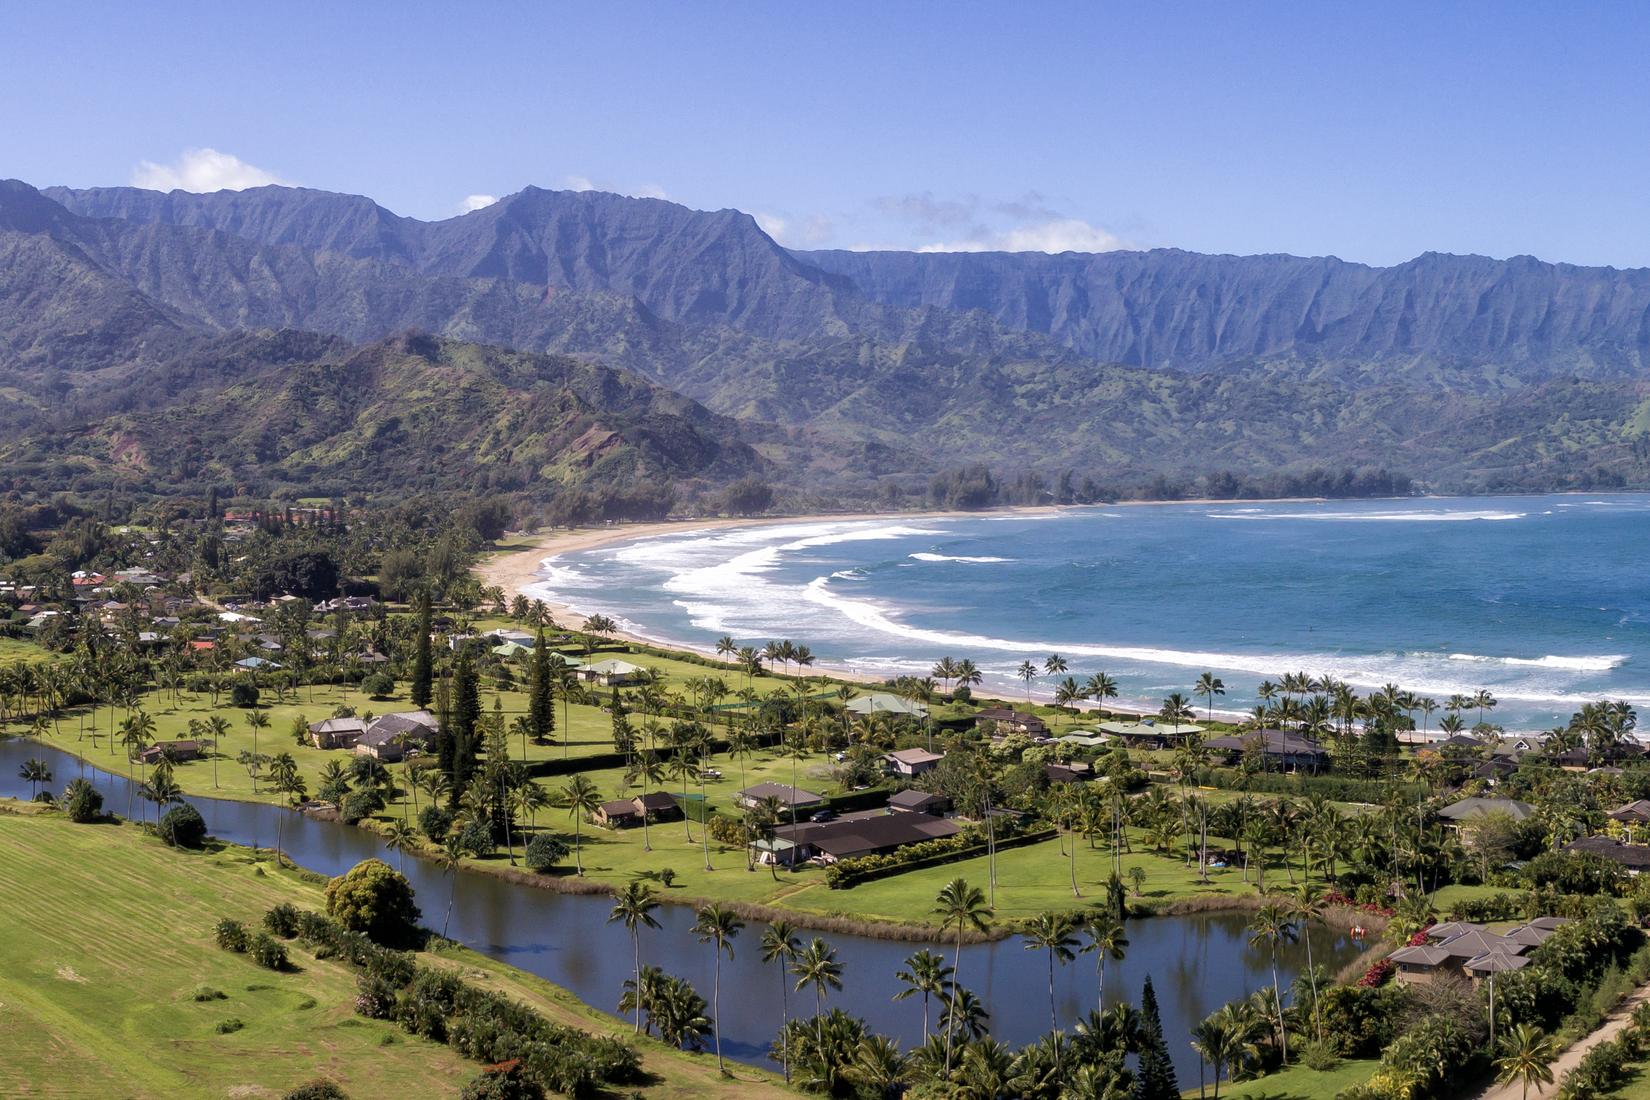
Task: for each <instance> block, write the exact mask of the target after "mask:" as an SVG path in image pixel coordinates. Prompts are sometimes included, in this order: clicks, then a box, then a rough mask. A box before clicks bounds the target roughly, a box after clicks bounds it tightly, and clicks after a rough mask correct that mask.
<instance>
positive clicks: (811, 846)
mask: <svg viewBox="0 0 1650 1100" xmlns="http://www.w3.org/2000/svg"><path fill="white" fill-rule="evenodd" d="M961 831H962V827H961V826H960V825H958V824H957V823H956V822H955V821H948V820H946V819H945V818H940V817H932V816H930V815H928V814H914V813H897V814H872V815H868V816H861V817H845V818H842V819H841V820H838V821H829V822H812V821H804V822H799V823H798V824H796V825H781V826H780V827H779V828H777V829H775V830H774V842H773V843H772V844H758V845H757V851H758V858H759V859H761V860H762V861H763V862H765V863H773V862H776V861H777V862H779V863H785V864H794V863H797V862H801V861H803V860H809V859H814V860H818V861H819V862H820V863H835V862H836V861H837V860H840V859H854V858H857V857H859V856H869V855H881V854H884V853H887V852H892V851H894V850H895V849H896V848H903V847H904V846H906V845H907V844H918V843H921V842H922V841H924V840H936V839H939V838H941V837H948V836H956V835H957V834H958V833H959V832H961Z"/></svg>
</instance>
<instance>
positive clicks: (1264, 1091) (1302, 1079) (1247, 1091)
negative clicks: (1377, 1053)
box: [1180, 1059, 1380, 1100]
mask: <svg viewBox="0 0 1650 1100" xmlns="http://www.w3.org/2000/svg"><path fill="white" fill-rule="evenodd" d="M1379 1065H1380V1063H1379V1062H1378V1061H1375V1060H1373V1059H1368V1060H1353V1061H1343V1062H1341V1063H1340V1064H1339V1065H1337V1066H1336V1067H1335V1068H1334V1069H1330V1070H1315V1069H1308V1068H1307V1067H1305V1066H1302V1065H1294V1066H1290V1067H1289V1068H1288V1069H1286V1070H1283V1071H1282V1072H1281V1073H1274V1074H1271V1075H1270V1076H1267V1077H1257V1078H1256V1079H1254V1080H1253V1081H1239V1082H1237V1083H1236V1084H1233V1083H1231V1082H1226V1083H1223V1084H1222V1085H1221V1086H1220V1095H1221V1096H1222V1097H1228V1096H1229V1097H1231V1098H1232V1100H1262V1098H1263V1097H1264V1098H1265V1100H1334V1098H1335V1097H1336V1096H1337V1095H1338V1094H1339V1093H1340V1092H1341V1091H1342V1090H1343V1089H1348V1088H1351V1087H1352V1086H1353V1085H1361V1084H1363V1083H1364V1082H1365V1081H1367V1080H1369V1078H1370V1076H1371V1075H1373V1074H1374V1072H1375V1070H1376V1068H1377V1067H1378V1066H1379ZM1180 1084H1181V1086H1182V1091H1181V1095H1182V1096H1183V1097H1188V1098H1189V1097H1194V1096H1197V1095H1198V1090H1197V1082H1196V1081H1193V1082H1191V1085H1192V1087H1191V1088H1185V1085H1186V1084H1187V1082H1185V1081H1182V1082H1180ZM1213 1095H1214V1090H1213V1088H1212V1087H1210V1088H1209V1089H1208V1090H1207V1091H1205V1092H1204V1093H1203V1096H1205V1097H1211V1098H1212V1097H1213Z"/></svg>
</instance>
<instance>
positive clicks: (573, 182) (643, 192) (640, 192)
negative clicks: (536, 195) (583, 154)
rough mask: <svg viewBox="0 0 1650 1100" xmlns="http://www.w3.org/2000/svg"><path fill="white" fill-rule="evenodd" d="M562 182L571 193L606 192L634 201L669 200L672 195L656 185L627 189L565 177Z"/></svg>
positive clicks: (607, 182)
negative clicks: (628, 197)
mask: <svg viewBox="0 0 1650 1100" xmlns="http://www.w3.org/2000/svg"><path fill="white" fill-rule="evenodd" d="M562 182H563V183H565V184H566V185H567V189H568V190H569V191H606V192H608V193H610V194H614V195H629V196H630V197H631V198H633V199H668V198H670V195H669V194H668V193H667V192H666V191H665V189H664V188H663V187H660V186H659V185H658V184H656V183H644V184H642V185H641V186H640V187H625V186H623V185H621V184H617V183H613V182H611V181H609V180H598V179H591V178H590V177H589V176H564V177H562Z"/></svg>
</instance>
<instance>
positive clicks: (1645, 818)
mask: <svg viewBox="0 0 1650 1100" xmlns="http://www.w3.org/2000/svg"><path fill="white" fill-rule="evenodd" d="M1607 816H1608V817H1609V818H1610V820H1612V821H1620V822H1622V823H1624V824H1627V825H1647V824H1650V799H1643V798H1639V799H1635V800H1633V801H1632V802H1629V803H1627V804H1626V805H1625V806H1617V807H1616V808H1615V809H1613V810H1611V811H1610V813H1609V814H1608V815H1607Z"/></svg>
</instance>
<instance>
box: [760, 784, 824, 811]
mask: <svg viewBox="0 0 1650 1100" xmlns="http://www.w3.org/2000/svg"><path fill="white" fill-rule="evenodd" d="M739 797H740V798H743V799H746V800H747V801H750V802H761V801H762V800H763V799H765V798H777V799H779V801H781V802H783V803H784V804H785V805H787V806H792V805H795V806H811V805H813V804H814V803H816V802H824V801H825V796H824V795H822V794H815V793H814V792H812V791H805V790H803V789H802V788H801V787H785V786H781V785H780V784H778V783H758V784H757V785H756V786H754V787H746V788H745V789H744V790H742V791H740V792H739Z"/></svg>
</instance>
